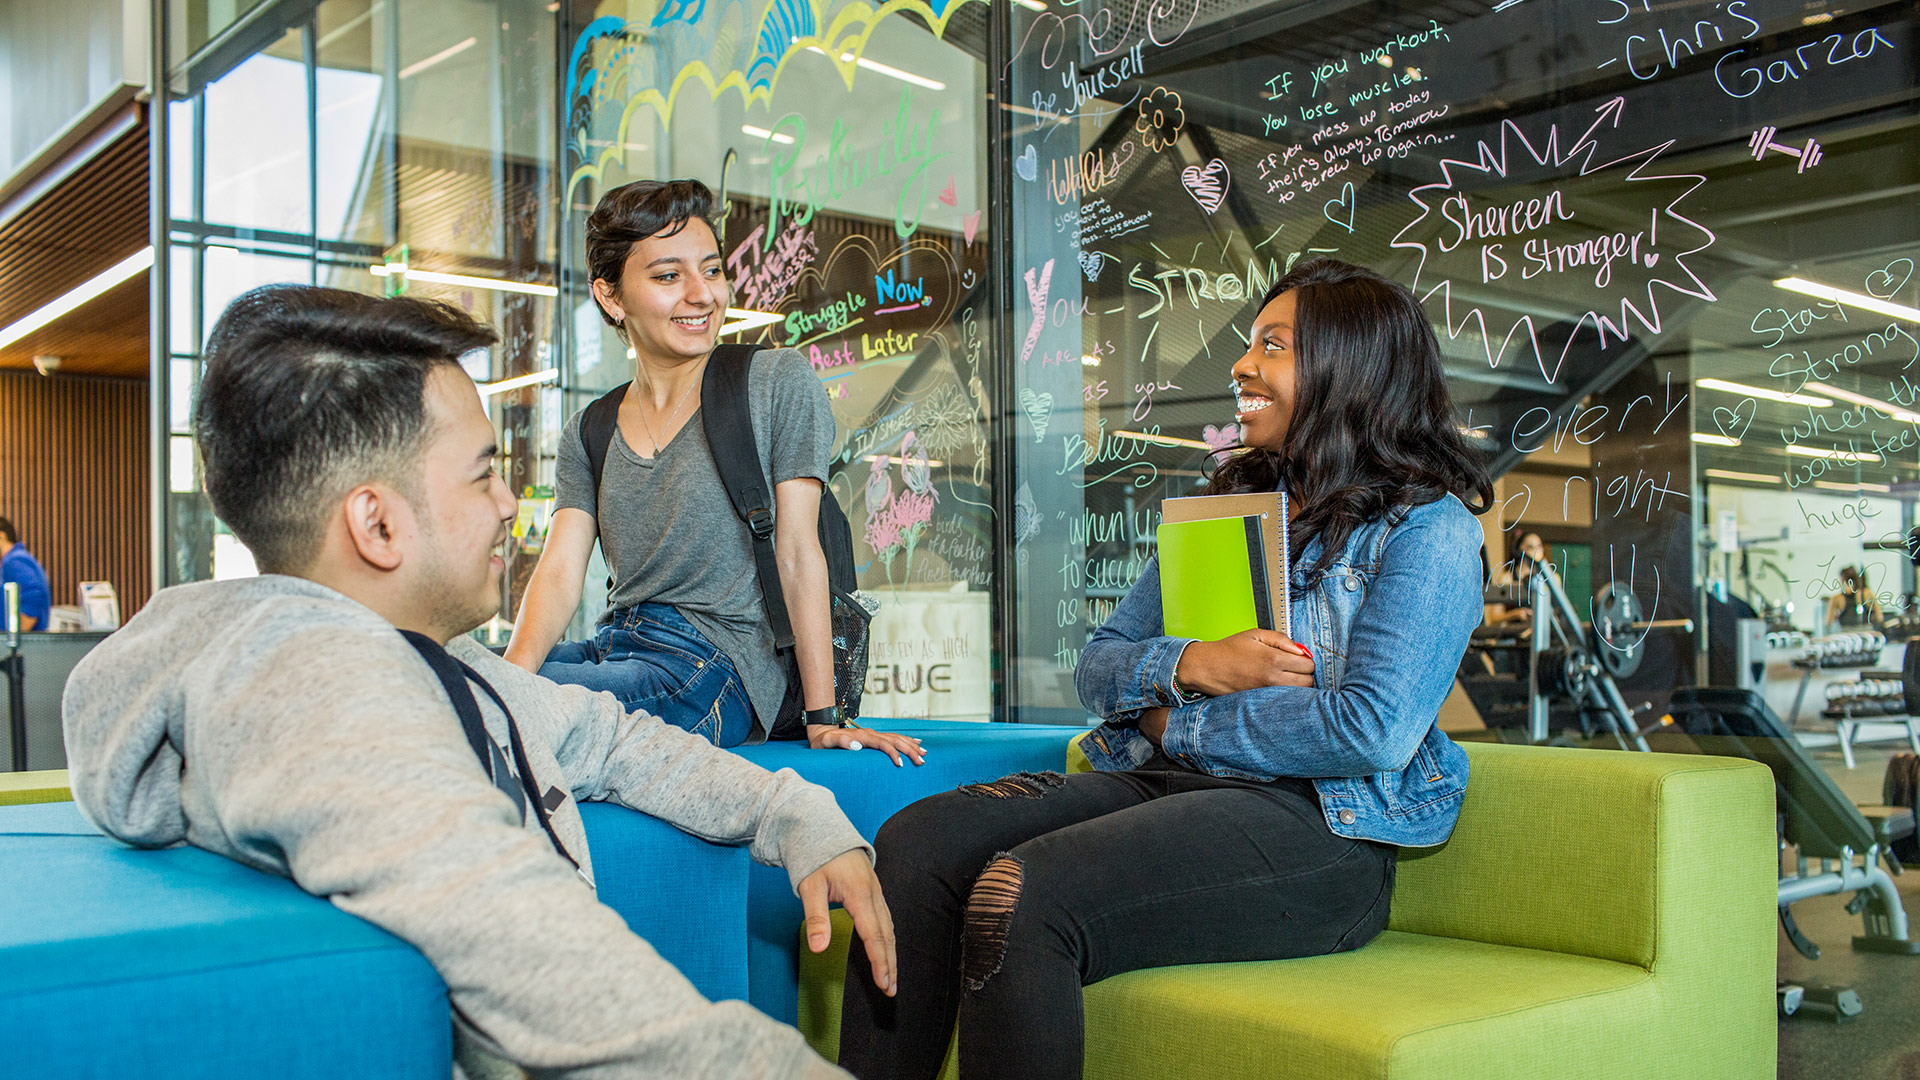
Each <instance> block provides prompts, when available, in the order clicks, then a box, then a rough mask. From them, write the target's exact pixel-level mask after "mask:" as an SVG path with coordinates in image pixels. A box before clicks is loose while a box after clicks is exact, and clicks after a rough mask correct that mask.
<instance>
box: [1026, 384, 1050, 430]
mask: <svg viewBox="0 0 1920 1080" xmlns="http://www.w3.org/2000/svg"><path fill="white" fill-rule="evenodd" d="M1020 408H1021V409H1022V410H1024V411H1025V412H1026V414H1027V422H1028V423H1031V424H1032V425H1033V441H1034V442H1045V441H1046V438H1047V426H1048V425H1049V424H1051V423H1053V395H1052V394H1051V393H1040V394H1036V393H1034V391H1033V387H1031V386H1023V387H1021V388H1020Z"/></svg>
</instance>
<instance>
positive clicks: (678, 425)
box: [505, 180, 925, 765]
mask: <svg viewBox="0 0 1920 1080" xmlns="http://www.w3.org/2000/svg"><path fill="white" fill-rule="evenodd" d="M714 210H715V207H714V199H713V193H712V192H711V191H709V190H707V186H706V185H705V184H702V183H700V182H699V181H698V180H672V181H658V180H639V181H635V182H634V183H631V184H627V185H624V186H622V187H617V188H614V189H613V190H612V191H609V192H607V193H606V195H604V196H602V197H601V199H600V203H599V205H598V206H596V207H595V208H594V211H593V215H592V216H591V217H589V218H588V219H587V262H588V265H589V266H590V267H591V268H592V272H593V299H594V303H596V304H597V305H599V309H600V314H601V317H602V318H603V319H605V320H606V322H607V324H608V325H609V326H612V327H614V328H615V330H616V332H617V333H618V334H619V335H620V338H621V340H623V341H624V342H626V344H627V346H628V349H629V355H631V356H632V357H633V358H634V361H633V363H634V378H633V382H632V383H631V384H630V385H629V386H628V387H627V390H626V394H625V396H624V397H622V399H621V401H620V412H619V426H618V429H617V430H616V431H615V432H614V433H613V440H612V442H611V444H610V445H609V446H608V447H607V455H606V461H605V463H604V466H603V474H602V475H601V476H600V477H599V478H598V480H597V481H596V478H595V477H594V475H593V470H592V465H591V464H590V461H589V458H588V456H587V451H586V447H585V444H584V442H583V441H582V438H581V419H582V415H583V413H581V414H575V415H574V417H573V418H572V419H571V420H569V421H568V422H567V425H566V428H565V430H564V431H563V432H562V433H561V436H560V460H559V463H558V465H557V466H556V469H555V482H554V506H555V509H554V513H553V525H552V528H551V530H550V531H549V533H548V535H547V542H546V546H545V547H544V548H543V549H542V550H541V552H540V562H539V565H537V566H536V567H535V568H534V571H533V577H532V579H531V580H529V581H528V583H527V591H526V595H525V597H524V598H523V599H522V600H521V602H520V614H519V617H518V618H517V619H516V620H515V622H514V627H513V640H512V641H511V642H509V643H508V645H507V651H506V654H505V655H506V658H507V660H508V661H509V662H511V663H514V664H518V665H520V666H521V667H523V668H525V669H527V670H528V671H534V672H538V673H539V674H541V675H544V676H546V677H547V678H549V679H552V680H554V681H555V682H562V683H573V684H576V685H579V686H585V687H589V688H592V689H595V690H606V691H610V692H612V693H613V694H614V695H615V696H617V697H618V698H619V699H620V700H621V702H622V703H624V704H625V705H626V706H627V707H628V708H630V709H634V708H645V709H646V710H648V711H649V712H653V713H656V714H658V715H659V716H660V718H661V719H663V720H665V721H666V722H667V723H669V724H674V725H676V726H678V727H682V728H686V729H687V730H689V731H692V732H694V733H696V734H699V735H702V736H704V737H706V738H707V739H708V740H710V741H711V742H712V743H713V744H714V745H715V746H738V745H740V744H742V743H747V742H758V741H761V740H763V739H766V738H769V737H772V738H801V737H804V738H805V739H806V740H807V744H808V745H809V746H813V747H816V748H832V747H838V748H845V749H849V750H859V749H862V748H866V749H873V750H879V751H881V752H882V753H885V754H886V755H887V756H888V757H890V758H892V759H893V763H894V764H895V765H900V764H902V763H903V762H904V761H908V760H910V761H912V762H913V763H914V764H916V765H918V764H921V763H922V762H923V761H924V760H925V752H924V751H923V750H922V749H921V746H920V740H918V739H915V738H912V737H910V736H906V735H898V734H892V733H888V732H879V731H871V730H867V729H864V728H855V727H851V726H847V725H845V724H843V722H842V720H841V718H840V715H839V709H838V706H837V704H836V701H835V693H834V689H835V688H834V676H833V629H832V624H831V603H832V601H831V598H830V594H829V590H828V585H827V559H826V555H825V553H824V552H823V551H822V549H821V546H820V533H819V526H818V523H819V518H820V500H821V499H823V498H827V499H831V498H833V496H832V495H831V494H828V493H827V491H826V481H827V466H828V462H829V460H830V458H831V454H832V450H833V438H834V420H833V410H832V407H831V406H830V405H829V404H828V402H827V393H826V390H825V388H823V387H822V386H821V385H820V378H819V376H818V375H817V374H815V372H814V370H813V366H812V365H811V364H809V363H808V362H807V359H806V357H805V356H803V355H801V354H800V353H799V352H798V351H796V350H793V349H768V350H764V351H762V352H760V353H759V354H758V355H756V356H755V357H754V358H753V362H752V363H753V366H752V368H751V370H750V374H749V375H748V379H747V395H748V400H749V403H750V411H751V414H752V417H753V429H754V440H755V442H756V444H757V446H758V448H759V451H760V456H761V464H762V469H763V472H764V474H765V476H766V481H767V489H768V490H769V491H771V492H772V493H773V500H774V521H773V529H774V537H773V547H774V556H775V561H776V562H777V564H778V572H779V575H780V584H781V588H782V591H783V592H784V593H785V594H786V601H787V609H788V614H789V616H790V617H791V619H792V625H793V637H794V645H793V652H792V660H793V662H792V663H791V664H789V663H788V661H787V657H786V656H783V655H782V654H781V653H780V652H779V651H777V650H776V649H775V647H774V638H773V631H772V629H771V626H770V624H769V622H768V618H767V607H766V602H765V599H764V598H763V597H762V595H761V591H760V581H759V577H758V575H757V572H756V570H755V566H754V554H753V539H752V535H751V534H750V533H749V532H748V530H747V526H746V523H745V522H743V521H741V520H740V516H739V514H737V513H736V512H735V511H734V508H733V503H732V502H731V501H730V500H729V499H728V497H727V489H726V487H725V485H724V484H722V482H721V480H720V472H719V469H718V468H717V467H716V466H715V465H714V463H713V452H712V450H711V448H710V446H709V444H708V442H707V437H706V431H705V429H704V427H703V424H702V421H701V420H700V419H699V418H698V416H697V415H696V414H698V413H699V411H700V385H701V380H702V378H703V377H704V376H705V374H706V370H707V360H708V357H709V356H710V355H711V354H712V353H713V350H714V348H715V347H716V346H717V345H718V344H719V341H720V324H721V322H722V321H724V319H725V317H726V311H727V302H728V300H729V298H730V295H731V292H730V290H729V288H728V285H727V278H726V272H725V267H724V266H723V265H722V262H721V258H720V242H719V240H718V239H717V238H716V236H715V234H714V228H713V225H712V223H711V221H710V219H711V218H712V217H713V214H714ZM596 541H597V542H598V543H599V544H600V551H601V554H602V555H604V556H605V558H606V563H607V569H608V572H609V574H610V576H611V578H612V585H613V588H612V592H611V594H610V595H609V597H608V605H609V607H610V609H611V610H609V611H608V612H607V614H606V615H605V616H603V617H602V618H601V620H600V625H599V626H598V627H597V628H596V629H595V631H594V634H593V637H591V638H590V639H588V640H586V641H577V642H563V641H561V640H560V637H561V635H562V634H563V633H564V632H565V631H566V627H567V623H568V622H570V621H572V619H573V614H574V612H575V610H577V609H578V608H579V606H580V593H581V589H582V587H583V582H584V581H585V579H586V574H587V560H588V558H589V556H591V555H592V554H593V545H594V543H595V542H596ZM796 674H797V679H796V678H795V676H796ZM795 681H797V682H798V685H797V686H796V685H793V683H794V682H795Z"/></svg>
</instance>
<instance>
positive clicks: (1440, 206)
mask: <svg viewBox="0 0 1920 1080" xmlns="http://www.w3.org/2000/svg"><path fill="white" fill-rule="evenodd" d="M1626 112H1627V102H1626V99H1625V98H1619V97H1616V98H1613V99H1611V100H1608V101H1605V102H1602V103H1601V104H1600V105H1599V107H1597V108H1596V109H1594V110H1593V112H1592V114H1591V119H1590V120H1583V119H1575V120H1572V121H1569V122H1566V123H1567V126H1566V127H1565V128H1564V129H1563V128H1561V127H1560V126H1559V123H1553V124H1541V123H1540V122H1539V121H1538V120H1536V119H1529V120H1528V121H1527V122H1525V123H1522V122H1521V121H1519V120H1503V121H1501V123H1500V126H1499V129H1498V130H1497V131H1496V132H1495V133H1493V134H1491V135H1489V136H1488V137H1486V138H1484V139H1481V140H1479V141H1477V142H1473V143H1469V144H1467V146H1466V149H1465V150H1463V151H1461V152H1460V153H1458V154H1457V155H1456V156H1452V157H1446V158H1443V159H1442V160H1441V161H1440V166H1439V168H1440V175H1441V179H1440V180H1439V181H1437V182H1435V183H1431V184H1423V185H1421V186H1419V187H1416V188H1414V189H1413V190H1412V191H1409V192H1408V193H1407V198H1408V199H1410V200H1412V202H1413V204H1414V206H1415V207H1417V208H1418V209H1419V213H1418V214H1417V215H1416V216H1415V217H1414V219H1413V220H1412V221H1411V222H1409V223H1408V224H1407V226H1406V227H1405V228H1403V229H1401V230H1400V232H1399V233H1398V234H1397V235H1396V236H1395V237H1394V238H1393V243H1392V245H1391V246H1393V247H1396V248H1402V249H1405V250H1407V251H1412V252H1416V253H1418V256H1419V259H1418V262H1417V263H1416V264H1415V267H1414V271H1413V279H1412V285H1413V293H1414V295H1415V296H1417V297H1419V298H1420V300H1421V302H1422V303H1424V304H1426V305H1428V310H1429V312H1430V313H1431V314H1434V315H1435V316H1436V318H1435V321H1436V322H1438V323H1439V324H1440V326H1439V329H1440V330H1441V332H1443V333H1445V334H1446V335H1447V336H1448V337H1449V338H1451V339H1453V340H1455V341H1456V342H1459V343H1460V344H1461V345H1463V346H1466V347H1467V348H1469V349H1472V350H1474V351H1479V352H1482V353H1483V355H1484V356H1485V358H1486V361H1487V366H1488V367H1492V368H1498V367H1500V366H1501V365H1502V364H1503V363H1508V362H1510V361H1511V360H1512V359H1513V358H1514V357H1517V358H1518V362H1519V363H1523V364H1524V363H1526V362H1527V361H1528V360H1532V361H1533V362H1535V363H1537V364H1538V365H1539V368H1540V374H1541V375H1542V376H1544V377H1545V378H1546V379H1547V381H1548V382H1557V381H1558V380H1559V378H1560V372H1561V369H1562V368H1563V367H1564V366H1565V364H1566V362H1567V358H1568V357H1569V356H1574V355H1578V356H1581V357H1582V358H1583V359H1582V366H1583V367H1584V366H1585V365H1586V364H1588V363H1599V362H1601V361H1602V358H1603V356H1604V355H1605V354H1606V353H1607V351H1608V350H1609V349H1612V348H1613V347H1615V346H1618V345H1624V344H1626V343H1627V342H1629V341H1631V340H1633V339H1635V338H1637V337H1641V336H1642V335H1658V334H1660V333H1661V332H1662V329H1661V327H1662V323H1663V322H1664V321H1665V319H1666V312H1665V311H1663V310H1662V307H1663V305H1664V306H1665V307H1666V308H1667V309H1668V310H1671V308H1672V307H1673V305H1674V304H1676V303H1680V302H1684V301H1685V299H1686V298H1692V299H1695V300H1705V301H1713V300H1716V299H1718V298H1717V297H1716V296H1715V295H1714V293H1713V289H1712V288H1711V287H1710V286H1708V285H1707V283H1706V282H1704V281H1702V280H1700V276H1699V274H1698V273H1696V272H1695V270H1694V268H1693V267H1692V266H1690V265H1688V260H1689V259H1690V258H1692V257H1693V256H1695V255H1698V254H1699V253H1701V252H1703V251H1705V250H1707V249H1708V248H1710V247H1711V246H1713V241H1714V235H1713V231H1712V230H1711V229H1708V228H1707V227H1706V226H1705V225H1702V224H1700V223H1699V222H1697V221H1694V220H1692V219H1691V218H1689V217H1687V212H1688V210H1687V207H1686V206H1685V203H1686V200H1687V197H1688V196H1690V195H1692V194H1693V193H1694V192H1696V191H1698V190H1699V189H1700V187H1701V186H1702V185H1704V184H1705V183H1706V182H1707V179H1706V177H1704V176H1701V175H1699V174H1697V173H1667V172H1666V171H1665V169H1664V168H1663V165H1662V162H1661V160H1660V156H1661V155H1662V154H1664V153H1665V152H1666V151H1667V150H1669V149H1671V148H1672V147H1673V145H1674V140H1672V139H1665V140H1662V141H1659V142H1653V141H1651V139H1650V137H1649V136H1646V135H1622V134H1621V133H1622V132H1623V131H1627V132H1631V131H1645V130H1646V128H1647V125H1644V124H1641V123H1637V122H1629V123H1622V120H1623V118H1624V115H1625V113H1626ZM1494 189H1501V190H1508V189H1512V190H1531V191H1534V192H1538V194H1536V195H1534V196H1532V198H1533V199H1536V200H1538V201H1539V205H1537V206H1536V207H1535V212H1536V213H1537V214H1542V215H1544V214H1546V213H1552V214H1553V215H1554V218H1555V220H1554V224H1553V226H1552V227H1549V228H1545V229H1542V230H1539V231H1538V232H1536V233H1530V234H1529V235H1530V236H1533V237H1535V238H1536V239H1537V241H1538V244H1539V247H1538V248H1537V249H1536V250H1539V251H1540V252H1541V254H1543V255H1544V256H1545V257H1546V258H1547V259H1548V263H1547V268H1546V269H1545V270H1539V269H1537V268H1536V267H1535V264H1532V263H1529V262H1527V261H1526V260H1525V258H1524V257H1523V256H1522V254H1521V248H1520V245H1519V244H1518V243H1517V242H1516V240H1515V238H1513V237H1504V238H1502V237H1492V236H1488V237H1487V238H1485V239H1466V238H1465V237H1463V236H1462V232H1463V230H1462V229H1461V227H1460V223H1461V222H1463V221H1465V219H1466V216H1467V215H1468V214H1472V215H1475V216H1476V217H1484V216H1487V215H1488V213H1489V211H1492V210H1494V209H1495V208H1496V207H1497V206H1504V205H1508V204H1510V203H1511V202H1512V199H1506V198H1489V197H1483V196H1481V195H1480V194H1479V193H1480V192H1486V191H1490V190H1494ZM1549 200H1551V201H1549ZM1588 211H1591V212H1588ZM1589 219H1604V220H1606V221H1608V222H1616V223H1617V224H1609V225H1608V226H1607V231H1606V232H1605V233H1604V234H1596V233H1595V232H1593V231H1591V230H1590V229H1589V228H1588V227H1586V226H1583V225H1582V224H1580V223H1581V222H1584V221H1587V220H1589ZM1476 231H1478V230H1477V229H1476ZM1616 234H1618V236H1619V237H1620V239H1619V240H1615V239H1614V237H1615V235H1616ZM1443 244H1444V246H1442V245H1443ZM1496 244H1499V245H1502V246H1501V247H1495V246H1494V245H1496ZM1522 267H1526V268H1528V269H1529V270H1531V271H1532V273H1531V276H1530V277H1529V278H1528V279H1527V280H1525V281H1523V280H1522V279H1521V271H1522ZM1456 281H1458V282H1460V283H1461V288H1462V289H1463V290H1468V291H1470V294H1471V295H1474V296H1479V295H1486V294H1489V293H1490V294H1493V295H1496V296H1510V297H1515V298H1518V297H1520V296H1522V295H1524V294H1525V293H1526V292H1527V291H1528V290H1538V289H1541V288H1543V287H1544V288H1548V289H1551V290H1552V291H1553V295H1554V296H1555V298H1556V299H1558V300H1560V301H1561V303H1562V307H1563V309H1564V314H1562V315H1561V316H1560V317H1558V318H1553V317H1550V316H1538V315H1533V314H1521V313H1519V311H1520V309H1521V308H1523V307H1524V306H1525V305H1524V304H1515V305H1512V306H1508V305H1506V304H1498V303H1496V304H1489V305H1488V306H1487V307H1484V308H1483V307H1481V306H1480V303H1479V302H1478V301H1477V300H1473V299H1469V298H1468V297H1467V296H1463V295H1457V294H1456V293H1455V292H1454V289H1453V283H1454V282H1456Z"/></svg>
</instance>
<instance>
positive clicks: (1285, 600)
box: [1279, 484, 1293, 639]
mask: <svg viewBox="0 0 1920 1080" xmlns="http://www.w3.org/2000/svg"><path fill="white" fill-rule="evenodd" d="M1279 494H1280V567H1279V570H1280V580H1281V582H1283V584H1282V586H1281V588H1280V632H1281V633H1283V634H1285V635H1287V637H1288V638H1289V639H1292V637H1293V541H1292V540H1291V539H1290V538H1289V537H1288V536H1287V531H1288V530H1287V486H1286V485H1285V484H1281V485H1280V492H1279Z"/></svg>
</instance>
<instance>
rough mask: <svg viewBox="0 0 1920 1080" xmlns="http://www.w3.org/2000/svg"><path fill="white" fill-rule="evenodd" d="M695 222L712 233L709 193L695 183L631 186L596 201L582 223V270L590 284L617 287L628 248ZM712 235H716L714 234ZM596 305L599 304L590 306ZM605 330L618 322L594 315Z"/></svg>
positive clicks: (645, 182) (603, 310)
mask: <svg viewBox="0 0 1920 1080" xmlns="http://www.w3.org/2000/svg"><path fill="white" fill-rule="evenodd" d="M695 218H699V219H700V220H701V221H704V222H706V223H707V227H708V228H713V192H711V191H709V190H707V185H705V184H703V183H701V182H700V181H698V180H635V181H634V182H633V183H631V184H622V185H621V186H619V187H617V188H614V189H613V190H612V191H609V192H607V193H606V194H605V195H602V196H600V202H599V204H598V205H597V206H595V207H594V208H593V213H592V214H591V215H589V216H588V217H587V269H588V270H589V271H591V273H592V274H593V279H594V280H601V279H604V280H605V281H606V282H607V283H608V284H609V285H618V284H620V271H621V270H622V269H624V268H625V267H626V265H627V254H628V253H629V252H631V251H632V250H633V245H635V244H637V243H639V242H640V241H642V240H645V239H647V238H648V237H652V236H672V235H674V234H676V233H678V232H679V231H680V230H681V229H684V228H686V227H687V222H689V221H692V220H693V219H695ZM713 231H714V235H716V236H717V235H719V233H720V230H719V229H714V230H713ZM595 303H596V304H597V303H599V301H597V300H596V301H595ZM600 317H601V318H603V319H605V320H607V325H608V326H619V325H620V321H619V320H618V319H615V318H614V317H613V316H611V315H609V314H607V309H606V308H601V309H600Z"/></svg>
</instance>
